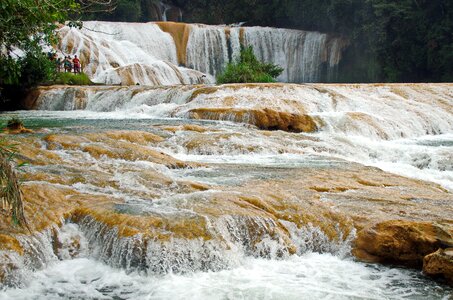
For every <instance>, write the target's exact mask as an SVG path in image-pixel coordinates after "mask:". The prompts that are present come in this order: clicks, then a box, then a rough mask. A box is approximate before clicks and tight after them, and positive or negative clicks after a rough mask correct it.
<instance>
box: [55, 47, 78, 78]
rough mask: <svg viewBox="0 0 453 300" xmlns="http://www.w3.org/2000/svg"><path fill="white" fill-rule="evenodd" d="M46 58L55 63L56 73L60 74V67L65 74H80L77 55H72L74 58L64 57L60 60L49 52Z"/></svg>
mask: <svg viewBox="0 0 453 300" xmlns="http://www.w3.org/2000/svg"><path fill="white" fill-rule="evenodd" d="M48 57H49V59H50V60H51V61H53V62H55V67H56V69H57V71H58V72H61V70H62V69H61V68H62V67H63V70H64V71H65V72H72V71H73V72H74V74H77V73H81V72H82V64H81V63H80V59H79V58H78V57H77V55H74V58H71V56H65V57H64V59H63V60H62V59H61V58H60V57H58V56H57V54H56V53H52V52H49V53H48Z"/></svg>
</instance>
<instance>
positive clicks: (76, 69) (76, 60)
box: [72, 55, 81, 74]
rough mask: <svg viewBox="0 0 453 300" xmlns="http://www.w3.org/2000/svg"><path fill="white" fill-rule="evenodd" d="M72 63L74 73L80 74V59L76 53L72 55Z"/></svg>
mask: <svg viewBox="0 0 453 300" xmlns="http://www.w3.org/2000/svg"><path fill="white" fill-rule="evenodd" d="M72 64H73V66H74V74H77V73H79V74H80V71H81V70H80V69H81V68H80V59H79V58H78V57H77V55H74V59H73V60H72Z"/></svg>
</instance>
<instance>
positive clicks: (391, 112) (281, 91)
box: [32, 84, 453, 190]
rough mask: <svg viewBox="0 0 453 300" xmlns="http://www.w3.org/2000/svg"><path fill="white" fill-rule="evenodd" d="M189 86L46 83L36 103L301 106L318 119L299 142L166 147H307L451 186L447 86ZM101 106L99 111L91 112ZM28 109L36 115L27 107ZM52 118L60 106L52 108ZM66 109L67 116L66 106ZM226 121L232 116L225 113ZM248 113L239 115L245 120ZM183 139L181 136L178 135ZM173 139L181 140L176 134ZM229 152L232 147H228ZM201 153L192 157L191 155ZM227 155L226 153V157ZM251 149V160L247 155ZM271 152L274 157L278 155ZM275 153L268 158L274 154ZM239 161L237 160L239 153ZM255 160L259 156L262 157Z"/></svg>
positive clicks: (144, 109)
mask: <svg viewBox="0 0 453 300" xmlns="http://www.w3.org/2000/svg"><path fill="white" fill-rule="evenodd" d="M195 91H197V88H195V87H189V86H186V87H165V88H164V87H162V88H140V87H139V88H122V89H111V88H104V89H99V90H90V89H88V90H87V91H86V92H84V93H85V96H84V97H82V98H83V99H84V101H80V100H77V97H74V94H75V93H76V92H75V89H71V88H69V89H66V88H60V89H58V88H57V89H53V90H52V91H49V92H46V93H43V94H42V96H41V97H40V98H39V99H38V101H37V108H38V109H43V110H72V109H74V108H76V109H85V110H84V111H78V112H77V116H78V118H95V119H96V118H114V119H115V118H126V119H127V118H174V117H178V118H183V119H184V118H187V117H188V115H189V113H188V112H189V111H190V110H191V109H197V108H228V109H231V108H235V109H263V108H273V109H275V110H278V111H283V112H290V113H300V112H301V111H302V113H307V114H308V115H310V116H313V117H315V118H317V119H318V121H317V122H318V123H319V124H320V130H319V131H318V132H316V133H311V134H310V136H313V137H316V138H317V139H316V140H311V141H307V140H301V141H299V140H298V139H297V138H296V136H295V135H293V134H285V133H282V134H280V135H275V136H272V137H266V138H263V137H262V136H256V135H255V133H249V132H247V130H246V129H240V127H238V128H237V129H234V130H236V131H237V130H239V131H244V130H245V132H244V133H243V134H242V135H240V136H234V137H232V138H231V140H230V141H229V142H230V143H232V142H234V144H236V145H237V146H236V149H247V148H249V147H248V146H253V147H254V149H255V150H253V153H248V152H247V151H244V150H239V152H237V151H235V150H234V149H231V144H225V145H223V146H219V145H217V144H214V145H205V146H204V147H205V148H204V149H200V150H199V151H201V152H200V153H187V151H186V150H185V149H184V148H181V147H179V146H178V147H171V148H170V149H172V150H170V151H169V150H168V149H167V150H165V149H164V151H166V152H168V153H170V154H171V155H174V156H176V157H178V158H182V159H187V160H197V161H198V160H200V161H203V160H205V159H207V158H206V157H205V156H203V154H205V153H212V154H216V156H214V157H212V156H210V157H209V158H208V159H209V160H210V161H211V160H214V161H215V160H219V161H222V162H233V161H236V162H237V161H238V159H239V158H238V157H237V156H236V155H238V154H244V155H245V158H244V160H243V161H244V162H245V161H248V162H253V161H254V160H255V159H258V158H259V157H263V156H266V155H269V154H270V155H276V154H285V153H288V154H309V155H317V156H323V157H336V158H341V159H346V160H350V161H355V162H359V163H362V164H366V165H372V166H377V167H379V168H382V169H383V170H385V171H389V172H392V173H396V174H400V175H403V176H408V177H413V178H417V179H421V180H428V181H433V182H436V183H439V184H441V185H442V186H444V187H445V188H447V189H450V190H452V189H453V156H452V153H453V151H452V140H453V88H451V86H450V85H448V84H447V85H431V86H430V85H419V86H410V85H393V86H392V85H389V86H382V87H380V86H367V85H363V86H355V87H354V86H347V85H346V86H341V85H337V86H335V85H320V86H317V85H306V86H300V85H299V86H298V85H287V86H282V87H279V86H275V87H259V86H258V87H254V88H250V87H242V88H235V87H234V86H232V87H231V88H230V87H229V86H224V87H222V88H219V89H218V90H216V91H215V92H214V93H207V94H203V93H202V94H199V95H198V96H197V97H195V98H193V99H192V93H193V92H195ZM94 111H96V112H106V113H103V114H99V113H96V112H94ZM32 114H36V112H35V113H32ZM50 114H51V115H52V113H50ZM57 115H58V116H59V117H62V116H64V115H65V113H63V112H60V113H57ZM68 116H74V115H73V113H70V114H68ZM224 119H225V120H229V119H231V120H234V119H235V118H234V116H233V115H232V117H231V118H229V117H228V115H227V116H226V118H224ZM248 120H249V119H247V115H246V118H245V119H244V122H245V123H247V122H248ZM181 138H182V139H184V137H181ZM175 143H176V144H178V145H180V144H181V143H183V141H175ZM231 151H233V152H231ZM199 154H202V156H200V157H197V155H199ZM227 154H233V156H231V157H228V155H227ZM249 154H253V159H252V160H250V159H249V158H248V157H247V156H248V155H249ZM277 157H279V156H278V155H277ZM271 160H272V159H271ZM274 160H275V159H274ZM239 161H240V160H239ZM262 162H263V161H262V160H258V163H262Z"/></svg>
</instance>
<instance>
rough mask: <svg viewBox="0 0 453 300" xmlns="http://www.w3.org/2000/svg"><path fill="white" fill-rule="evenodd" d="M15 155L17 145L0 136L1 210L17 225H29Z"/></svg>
mask: <svg viewBox="0 0 453 300" xmlns="http://www.w3.org/2000/svg"><path fill="white" fill-rule="evenodd" d="M8 123H9V122H8ZM15 155H16V148H15V145H13V144H11V143H9V142H8V141H7V140H6V138H0V212H1V213H6V214H8V215H10V216H11V219H12V221H13V223H14V224H15V225H19V226H24V225H25V226H26V227H28V225H27V221H26V219H25V213H24V204H23V195H22V192H21V190H20V181H19V179H18V178H17V175H16V172H15V170H14V167H13V165H12V164H13V162H12V160H13V158H14V156H15ZM0 216H1V214H0Z"/></svg>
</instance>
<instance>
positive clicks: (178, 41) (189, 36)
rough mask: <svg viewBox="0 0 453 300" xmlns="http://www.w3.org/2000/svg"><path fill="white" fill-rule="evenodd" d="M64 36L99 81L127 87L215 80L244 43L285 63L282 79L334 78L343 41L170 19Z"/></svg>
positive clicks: (97, 26)
mask: <svg viewBox="0 0 453 300" xmlns="http://www.w3.org/2000/svg"><path fill="white" fill-rule="evenodd" d="M59 34H60V36H61V38H62V39H61V42H60V44H59V49H58V51H59V52H61V54H63V55H67V54H70V55H78V56H79V57H80V58H81V61H82V64H83V70H84V72H85V73H87V74H88V75H89V76H90V78H91V79H92V80H93V81H94V82H99V83H106V84H123V85H134V84H136V83H139V84H141V85H154V86H155V85H173V84H193V83H213V82H214V77H215V76H216V75H217V74H218V73H219V72H221V71H222V70H223V69H224V68H225V66H226V64H227V63H228V62H231V61H234V60H235V59H236V58H237V57H238V56H239V52H240V45H241V44H243V45H245V46H249V45H250V46H253V47H254V51H255V53H256V55H257V56H258V58H259V59H261V60H264V61H266V62H271V63H275V64H278V65H280V66H282V67H283V68H284V69H285V70H284V72H283V74H282V75H281V76H280V77H279V78H278V80H279V81H282V82H319V81H323V80H327V79H330V78H331V76H330V75H329V74H331V73H332V72H333V71H332V70H334V69H335V67H336V66H337V64H338V63H339V61H340V59H341V52H342V49H343V46H342V45H343V44H344V43H342V42H341V40H340V39H338V38H333V37H329V36H328V35H326V34H322V33H318V32H306V31H300V30H289V29H276V28H264V27H229V26H208V25H200V24H183V23H171V22H160V23H114V22H98V21H87V22H84V27H83V29H82V30H79V29H76V28H69V27H68V26H64V27H62V28H61V29H60V30H59ZM183 66H185V67H187V68H184V67H183ZM188 68H189V69H188ZM323 74H328V75H327V76H323Z"/></svg>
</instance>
